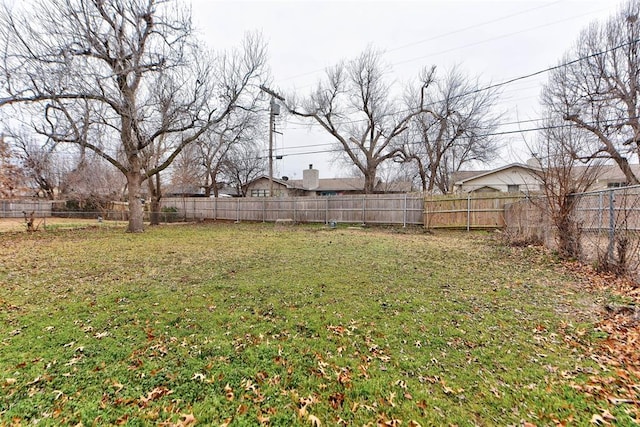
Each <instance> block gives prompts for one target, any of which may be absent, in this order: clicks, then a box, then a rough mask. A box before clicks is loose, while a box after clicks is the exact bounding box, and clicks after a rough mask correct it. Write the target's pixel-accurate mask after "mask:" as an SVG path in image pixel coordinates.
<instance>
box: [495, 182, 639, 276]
mask: <svg viewBox="0 0 640 427" xmlns="http://www.w3.org/2000/svg"><path fill="white" fill-rule="evenodd" d="M569 197H572V198H574V201H573V202H574V209H573V212H572V215H571V217H570V221H571V223H572V226H573V227H575V231H576V236H577V238H578V239H579V247H580V253H581V259H582V261H584V262H587V263H591V264H593V265H594V266H595V267H597V268H600V269H604V270H610V271H616V272H629V273H632V274H633V275H635V276H638V275H640V186H630V187H622V188H611V189H606V190H601V191H592V192H588V193H576V194H572V195H570V196H569ZM505 220H506V228H505V233H506V234H507V237H508V238H509V239H510V240H512V241H515V242H520V243H543V244H544V245H545V246H547V247H549V248H551V249H556V245H557V241H558V235H557V229H556V227H555V224H554V221H553V219H552V214H551V210H550V207H549V203H548V201H547V200H546V199H545V198H544V197H535V198H527V199H525V200H522V201H520V202H517V203H513V204H511V205H508V206H507V207H506V209H505Z"/></svg>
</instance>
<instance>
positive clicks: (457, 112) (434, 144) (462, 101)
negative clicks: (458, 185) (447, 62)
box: [401, 68, 500, 194]
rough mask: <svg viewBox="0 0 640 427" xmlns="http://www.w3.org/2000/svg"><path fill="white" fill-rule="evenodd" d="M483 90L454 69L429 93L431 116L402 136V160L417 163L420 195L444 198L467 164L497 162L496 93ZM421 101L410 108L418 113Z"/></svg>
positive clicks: (418, 120)
mask: <svg viewBox="0 0 640 427" xmlns="http://www.w3.org/2000/svg"><path fill="white" fill-rule="evenodd" d="M481 87H482V86H481V85H480V83H479V81H478V80H472V79H470V78H468V77H467V76H465V75H463V74H462V72H460V71H459V70H458V69H457V68H454V69H452V70H451V71H449V72H448V73H447V74H446V76H445V77H444V78H443V79H442V80H436V82H435V83H434V84H432V85H431V86H430V87H429V89H428V91H427V94H426V96H425V97H426V105H428V106H429V111H428V112H423V113H420V114H418V115H416V116H415V117H413V119H412V120H411V122H410V129H409V131H408V132H406V133H404V134H403V135H402V139H403V149H402V153H401V155H402V158H403V159H404V160H405V161H407V162H415V164H416V169H417V172H418V175H419V176H420V181H421V184H422V190H423V191H428V192H433V191H434V190H436V189H437V190H439V191H440V192H441V193H443V194H444V193H448V192H449V191H450V189H451V182H450V177H451V175H452V174H453V173H454V172H457V171H459V170H460V169H461V168H462V167H463V166H464V165H466V164H468V163H470V162H487V161H489V160H492V159H493V158H495V156H496V154H497V152H498V149H499V148H500V146H499V144H498V143H497V141H496V139H495V138H494V137H492V136H491V133H492V132H494V131H495V129H496V128H497V126H498V121H499V115H497V114H495V112H494V110H495V105H496V102H497V99H498V93H497V91H496V90H494V89H488V90H483V89H481ZM419 101H421V100H415V99H414V100H410V101H409V102H410V103H413V104H414V105H415V106H416V107H417V103H418V102H419ZM416 107H414V108H416Z"/></svg>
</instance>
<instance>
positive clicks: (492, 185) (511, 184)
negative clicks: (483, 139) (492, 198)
mask: <svg viewBox="0 0 640 427" xmlns="http://www.w3.org/2000/svg"><path fill="white" fill-rule="evenodd" d="M538 173H539V169H538V168H537V167H535V166H531V165H526V164H522V163H512V164H510V165H506V166H502V167H500V168H498V169H494V170H491V171H478V172H472V171H469V172H459V173H458V174H456V175H454V183H453V192H454V193H479V192H502V193H532V192H538V191H540V189H541V187H540V186H541V184H542V182H541V180H540V177H539V175H538Z"/></svg>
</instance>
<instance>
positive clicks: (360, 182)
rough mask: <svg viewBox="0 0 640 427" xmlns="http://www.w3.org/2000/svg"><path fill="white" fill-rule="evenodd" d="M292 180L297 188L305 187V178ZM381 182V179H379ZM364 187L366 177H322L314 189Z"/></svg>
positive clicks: (344, 189) (332, 189)
mask: <svg viewBox="0 0 640 427" xmlns="http://www.w3.org/2000/svg"><path fill="white" fill-rule="evenodd" d="M288 182H291V183H292V184H293V185H295V186H296V188H304V187H303V184H302V183H303V180H301V179H292V180H289V181H288ZM378 182H379V180H378ZM362 189H364V178H320V179H319V180H318V187H317V188H314V189H313V191H354V190H362Z"/></svg>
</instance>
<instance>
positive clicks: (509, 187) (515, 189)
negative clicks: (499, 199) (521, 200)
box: [507, 184, 520, 193]
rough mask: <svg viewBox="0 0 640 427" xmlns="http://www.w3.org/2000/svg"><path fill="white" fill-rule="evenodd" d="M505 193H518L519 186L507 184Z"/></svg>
mask: <svg viewBox="0 0 640 427" xmlns="http://www.w3.org/2000/svg"><path fill="white" fill-rule="evenodd" d="M507 191H508V192H509V193H518V192H519V191H520V186H519V185H518V184H509V185H507Z"/></svg>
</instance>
